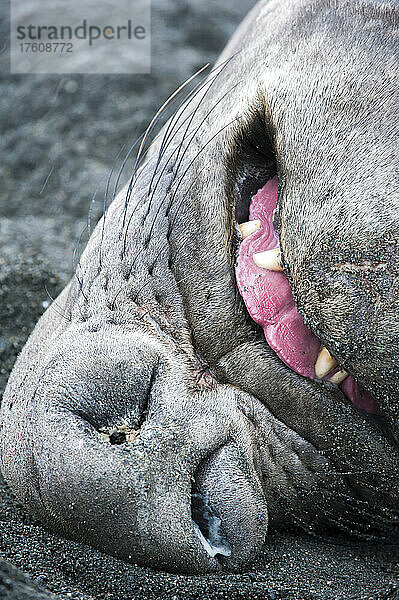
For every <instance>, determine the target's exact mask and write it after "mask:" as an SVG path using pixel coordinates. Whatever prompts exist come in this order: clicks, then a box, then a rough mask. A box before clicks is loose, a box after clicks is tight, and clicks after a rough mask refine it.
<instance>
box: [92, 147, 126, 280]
mask: <svg viewBox="0 0 399 600" xmlns="http://www.w3.org/2000/svg"><path fill="white" fill-rule="evenodd" d="M124 148H125V144H123V146H122V147H121V148H120V150H119V152H118V154H117V155H116V157H115V160H114V162H113V165H112V168H111V171H110V172H109V175H108V179H107V185H106V187H105V192H104V201H103V222H102V231H101V241H100V247H99V258H98V262H99V265H100V269H101V267H102V248H103V241H104V231H105V218H106V215H107V200H108V192H109V186H110V182H111V178H112V174H113V172H114V169H115V165H116V162H117V160H118V158H119V156H120V154H121V152H122V150H123V149H124Z"/></svg>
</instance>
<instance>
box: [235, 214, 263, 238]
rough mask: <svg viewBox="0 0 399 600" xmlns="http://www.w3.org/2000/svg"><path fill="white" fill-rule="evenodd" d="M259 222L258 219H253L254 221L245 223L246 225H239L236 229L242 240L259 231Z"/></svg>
mask: <svg viewBox="0 0 399 600" xmlns="http://www.w3.org/2000/svg"><path fill="white" fill-rule="evenodd" d="M260 225H261V223H260V221H259V219H255V220H254V221H247V222H246V223H241V224H240V225H239V226H238V227H239V228H240V231H241V235H242V239H243V240H245V238H247V237H249V236H250V235H252V234H253V233H255V231H259V229H260Z"/></svg>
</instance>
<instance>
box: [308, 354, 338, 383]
mask: <svg viewBox="0 0 399 600" xmlns="http://www.w3.org/2000/svg"><path fill="white" fill-rule="evenodd" d="M337 365H338V363H337V361H336V360H335V358H333V357H332V356H331V354H330V353H329V351H328V350H327V348H325V346H323V347H322V349H321V350H320V354H319V356H318V358H317V360H316V364H315V366H314V372H315V374H316V377H317V379H321V378H322V377H325V376H326V375H327V373H329V372H330V371H331V370H332V369H335V367H336V366H337Z"/></svg>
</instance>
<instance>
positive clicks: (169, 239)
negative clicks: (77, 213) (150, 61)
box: [0, 2, 399, 572]
mask: <svg viewBox="0 0 399 600" xmlns="http://www.w3.org/2000/svg"><path fill="white" fill-rule="evenodd" d="M395 10H396V9H395V8H394V7H392V8H389V7H385V8H383V9H382V8H377V7H374V6H370V5H369V4H367V3H363V4H362V6H361V7H360V4H358V3H356V4H353V5H352V4H351V5H345V6H342V7H340V8H339V9H337V8H332V7H330V6H329V5H327V4H326V5H325V4H324V3H318V4H317V5H313V3H311V2H305V3H300V4H298V3H295V2H292V3H291V2H284V3H275V2H266V3H265V2H261V3H260V4H259V5H258V6H257V7H256V8H255V9H254V11H253V12H252V13H251V15H250V16H249V17H248V19H247V21H246V22H245V23H244V24H243V25H242V26H241V27H240V29H239V30H238V33H237V34H236V36H235V37H234V38H233V40H232V42H231V43H230V44H229V46H228V47H227V49H226V51H225V53H224V55H223V56H222V58H221V59H220V62H219V63H218V65H217V66H216V68H215V69H214V70H213V71H212V72H211V74H210V75H209V76H208V77H207V78H206V79H205V80H203V81H201V82H200V83H198V84H197V86H196V88H194V90H193V91H192V92H191V94H189V95H188V97H187V98H186V99H185V101H184V102H183V103H182V106H181V107H180V108H179V109H178V111H177V112H176V114H175V115H174V116H173V117H172V119H171V120H170V121H169V123H168V124H167V125H166V126H165V128H164V129H163V131H162V132H161V134H160V135H159V136H158V138H157V139H156V140H155V141H154V142H153V144H152V146H151V147H150V149H149V150H148V153H147V155H146V157H145V160H143V161H142V163H141V166H140V168H138V169H136V171H135V173H134V177H133V178H132V180H131V182H130V183H129V185H128V186H127V188H126V189H125V190H124V191H123V192H122V193H121V194H120V195H119V196H118V197H117V198H116V199H115V200H114V202H113V203H112V204H111V206H110V207H109V209H108V210H107V212H106V213H105V214H104V216H103V218H102V220H101V221H100V223H99V225H98V226H97V228H96V230H95V232H94V233H93V235H92V237H91V239H90V241H89V243H88V246H87V248H86V250H85V252H84V254H83V256H82V258H81V261H80V263H79V267H78V269H77V273H76V277H75V278H74V279H73V281H72V282H71V283H70V285H69V286H68V287H67V288H66V289H65V290H64V292H63V293H62V294H61V295H60V297H59V298H58V299H57V301H56V302H54V303H53V305H52V306H51V307H50V308H49V309H48V311H47V312H46V314H45V315H44V316H43V317H42V319H41V321H40V322H39V324H38V326H37V328H36V329H35V331H34V333H33V334H32V336H31V338H30V340H29V341H28V343H27V345H26V347H25V349H24V351H23V353H22V354H21V356H20V358H19V360H18V361H17V364H16V366H15V368H14V371H13V374H12V376H11V378H10V381H9V384H8V388H7V391H6V394H5V397H4V401H3V404H2V409H1V424H0V427H1V438H0V439H1V468H2V471H3V473H4V475H5V477H6V479H7V481H8V482H9V483H10V485H11V487H12V488H13V490H14V491H15V493H16V494H17V496H18V497H19V498H20V499H21V500H22V501H23V502H24V503H25V504H26V506H27V507H28V508H29V509H30V510H31V511H32V512H33V513H34V514H35V515H36V516H38V517H39V519H40V520H41V521H42V522H43V523H44V524H46V525H47V526H48V527H50V528H52V529H53V530H55V531H57V532H60V533H62V534H63V535H65V536H70V537H74V538H76V539H80V540H82V541H85V542H87V543H90V544H92V545H94V546H96V547H97V548H100V549H103V550H105V551H107V552H110V553H113V554H115V555H117V556H120V557H121V558H123V559H126V560H131V561H136V562H138V563H140V564H146V565H151V566H154V567H161V568H166V569H171V570H180V571H192V572H203V571H215V570H218V569H220V568H221V567H227V568H231V569H239V568H242V567H243V566H244V565H245V564H246V563H247V562H248V560H250V559H251V558H252V557H253V556H254V555H255V553H256V552H257V551H258V550H259V549H260V547H261V545H262V544H263V542H264V541H265V538H266V534H267V527H268V524H269V525H271V526H274V527H279V526H287V525H290V526H292V525H296V526H300V527H304V528H305V529H315V528H317V527H318V528H322V527H332V526H338V527H341V528H343V529H345V530H350V531H353V532H354V533H356V532H357V533H361V534H365V533H366V534H367V535H376V536H377V535H383V536H387V535H395V534H396V533H397V526H398V520H397V498H398V492H399V489H398V486H399V483H398V482H399V477H398V475H399V460H398V457H399V455H398V449H397V441H396V440H397V438H396V437H395V436H396V435H397V432H398V406H399V402H398V372H397V369H396V367H395V363H396V355H397V353H398V345H399V328H398V320H397V316H396V315H397V314H398V309H399V306H398V293H397V291H398V248H397V243H398V239H399V224H398V219H397V214H398V213H397V209H398V198H399V194H398V192H399V189H398V188H399V185H398V179H397V177H396V175H397V174H396V172H395V166H396V165H395V157H396V154H397V148H398V139H399V131H398V123H399V118H398V117H399V107H398V101H397V89H396V88H397V77H396V75H397V69H398V65H399V61H398V60H397V59H398V56H397V55H398V45H397V38H396V37H395V35H396V29H395V27H396V25H395V24H396V23H397V14H396V12H395ZM141 155H143V153H142V152H141ZM239 225H240V227H239ZM395 511H396V512H395Z"/></svg>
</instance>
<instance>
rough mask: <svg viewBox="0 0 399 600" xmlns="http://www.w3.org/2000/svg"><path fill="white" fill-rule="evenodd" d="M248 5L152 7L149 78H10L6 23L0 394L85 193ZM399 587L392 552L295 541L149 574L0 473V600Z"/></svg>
mask: <svg viewBox="0 0 399 600" xmlns="http://www.w3.org/2000/svg"><path fill="white" fill-rule="evenodd" d="M253 4H254V0H234V1H233V0H230V2H229V3H227V2H226V3H224V2H223V1H222V0H202V1H201V0H191V1H190V2H189V3H187V2H184V1H183V0H156V1H155V0H154V2H153V73H152V75H151V76H125V77H122V76H107V77H103V76H101V77H99V76H97V77H96V76H79V77H77V76H73V77H72V76H71V77H69V76H64V77H57V76H33V75H32V76H11V75H9V74H7V72H8V70H9V67H8V51H7V38H8V35H9V34H8V23H7V15H5V17H6V18H5V19H2V23H1V34H2V35H1V40H2V43H1V48H0V64H1V72H2V93H1V95H0V129H1V138H0V149H1V161H0V170H1V171H0V172H1V186H0V214H1V222H0V314H1V320H0V361H1V364H0V391H2V390H3V388H4V385H5V382H6V379H7V377H8V374H9V372H10V369H11V367H12V364H13V362H14V360H15V357H16V356H17V354H18V352H19V351H20V350H21V348H22V345H23V343H24V341H25V339H26V337H27V336H28V334H29V332H30V331H31V329H32V328H33V326H34V324H35V322H36V321H37V318H38V317H39V316H40V314H41V313H42V312H43V310H44V308H45V307H46V305H47V303H48V301H49V297H48V294H47V291H46V290H48V292H49V294H51V295H53V296H55V295H56V294H57V293H58V292H59V291H60V289H61V288H62V287H63V285H64V284H65V283H66V282H67V280H68V278H69V277H70V275H71V272H72V249H73V247H74V245H75V243H76V240H77V238H78V236H79V234H80V232H81V231H82V229H83V228H84V226H85V218H86V215H87V211H88V206H89V203H90V199H91V197H92V194H93V193H94V192H95V191H96V190H98V197H99V198H101V194H102V193H103V191H104V185H105V182H106V179H107V176H108V174H109V171H110V168H111V166H112V163H113V161H114V159H115V157H116V155H117V154H118V152H119V151H120V149H121V147H122V145H123V144H127V145H129V144H130V143H132V142H133V141H134V139H135V137H136V136H137V135H138V133H139V132H141V130H142V129H143V126H144V125H145V124H146V123H147V122H148V121H149V120H150V119H151V117H152V114H153V112H154V111H155V110H156V109H157V107H158V106H159V105H160V104H161V103H162V102H163V100H164V99H165V98H166V97H167V96H168V95H169V94H170V93H171V92H172V91H173V90H174V89H175V88H176V87H177V86H178V85H179V84H180V83H181V82H182V81H183V80H185V79H186V77H188V76H189V75H190V74H192V73H193V72H194V71H195V70H197V69H198V68H199V67H200V66H202V65H203V64H204V63H206V62H208V61H210V62H212V61H214V59H215V57H216V56H217V54H218V52H219V51H220V50H221V49H222V47H223V45H224V43H225V42H226V40H227V39H228V37H229V36H230V34H231V33H232V31H233V30H234V28H235V26H236V24H237V23H238V22H239V21H240V19H241V17H242V16H243V15H244V14H245V13H246V12H247V10H248V9H249V8H250V7H251V6H252V5H253ZM5 9H6V8H5V7H3V8H2V9H1V10H2V11H4V10H5ZM171 56H173V60H171ZM127 176H128V174H127V173H125V178H127ZM46 181H47V183H45V182H46ZM100 205H101V200H100V202H99V203H97V205H96V206H95V209H94V214H95V215H96V214H98V213H99V211H100V208H101V206H100ZM398 582H399V551H398V549H397V548H393V547H385V548H384V547H379V546H377V545H375V544H371V543H370V544H368V543H364V542H363V543H362V542H356V543H355V542H351V543H348V541H346V540H344V539H342V538H341V539H336V540H334V541H327V540H322V539H320V538H311V537H307V536H299V537H298V536H295V535H292V534H284V535H276V534H271V535H270V537H269V539H268V543H267V546H266V548H265V550H264V554H263V556H261V557H260V559H259V560H258V561H257V563H256V564H255V565H253V566H252V567H251V571H250V572H248V573H245V574H242V575H229V574H226V575H221V576H211V577H207V576H203V577H185V576H176V575H170V574H166V573H156V572H154V571H151V570H149V569H142V568H138V567H135V566H133V565H127V564H124V563H122V562H121V561H118V560H116V559H113V558H112V557H109V556H105V555H102V554H100V553H99V552H96V551H94V550H92V549H91V548H88V547H86V546H83V545H80V544H77V543H73V542H69V541H66V540H63V539H60V538H57V537H55V536H53V535H51V534H49V533H47V532H46V531H44V530H43V529H42V528H41V527H40V525H39V524H37V523H36V522H35V521H34V520H33V519H32V518H30V517H29V516H28V515H27V514H26V512H25V511H24V510H23V508H22V507H21V506H20V505H19V504H18V503H17V502H16V501H15V499H14V498H13V497H12V495H11V493H10V491H9V490H8V488H7V487H6V485H5V484H4V482H3V481H2V480H1V479H0V600H3V599H7V600H10V599H11V598H12V599H18V600H27V599H30V600H32V599H35V600H44V599H45V598H46V599H48V598H54V597H57V598H63V599H64V598H65V599H66V598H70V599H84V600H89V599H90V600H91V599H96V600H100V599H104V600H105V599H112V600H114V599H115V600H118V599H124V600H125V599H127V600H129V599H138V598H140V599H141V598H143V599H145V598H168V599H171V600H177V599H188V600H189V599H194V598H201V599H204V600H206V599H209V600H211V599H212V600H214V599H215V600H216V599H219V598H220V599H222V598H223V599H226V600H227V599H232V600H234V599H238V598H243V599H244V598H259V599H264V600H268V599H277V598H287V599H288V598H289V599H293V600H305V599H314V600H316V599H317V600H318V599H321V600H323V599H325V600H327V599H329V600H330V599H331V600H332V599H342V600H349V599H355V600H361V599H369V600H392V599H394V598H399V583H398Z"/></svg>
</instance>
